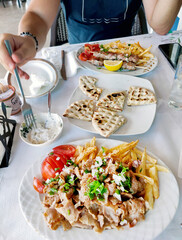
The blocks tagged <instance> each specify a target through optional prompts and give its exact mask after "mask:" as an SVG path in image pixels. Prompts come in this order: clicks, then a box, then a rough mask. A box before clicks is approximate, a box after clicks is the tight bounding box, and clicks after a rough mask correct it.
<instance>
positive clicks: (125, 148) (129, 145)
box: [109, 140, 139, 155]
mask: <svg viewBox="0 0 182 240" xmlns="http://www.w3.org/2000/svg"><path fill="white" fill-rule="evenodd" d="M138 142H139V140H136V141H133V142H130V143H127V144H124V145H123V144H121V145H119V146H117V147H114V148H111V149H109V152H112V151H114V150H119V154H118V155H120V154H122V153H124V152H126V151H128V150H131V149H133V148H134V147H136V145H137V143H138Z"/></svg>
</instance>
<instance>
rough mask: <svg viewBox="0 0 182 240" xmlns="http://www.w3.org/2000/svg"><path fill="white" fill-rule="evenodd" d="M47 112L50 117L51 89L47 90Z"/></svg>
mask: <svg viewBox="0 0 182 240" xmlns="http://www.w3.org/2000/svg"><path fill="white" fill-rule="evenodd" d="M48 112H49V116H50V117H51V91H49V92H48Z"/></svg>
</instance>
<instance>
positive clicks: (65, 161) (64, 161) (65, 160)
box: [57, 153, 69, 166]
mask: <svg viewBox="0 0 182 240" xmlns="http://www.w3.org/2000/svg"><path fill="white" fill-rule="evenodd" d="M57 155H58V156H59V158H60V161H61V162H62V163H63V166H64V165H65V164H66V163H67V160H68V159H69V157H67V156H66V155H63V154H61V153H59V154H57ZM57 161H58V158H57Z"/></svg>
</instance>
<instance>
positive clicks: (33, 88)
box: [29, 74, 51, 95]
mask: <svg viewBox="0 0 182 240" xmlns="http://www.w3.org/2000/svg"><path fill="white" fill-rule="evenodd" d="M29 80H30V81H31V85H30V92H31V94H32V95H36V94H38V93H39V91H40V90H41V89H42V88H44V87H47V86H49V85H50V83H51V82H50V80H49V79H46V78H44V77H42V76H37V75H36V74H30V79H29Z"/></svg>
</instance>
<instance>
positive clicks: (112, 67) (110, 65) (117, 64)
mask: <svg viewBox="0 0 182 240" xmlns="http://www.w3.org/2000/svg"><path fill="white" fill-rule="evenodd" d="M122 64H123V61H116V60H114V61H113V60H104V66H105V68H107V70H109V71H117V70H119V69H120V68H121V66H122Z"/></svg>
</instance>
